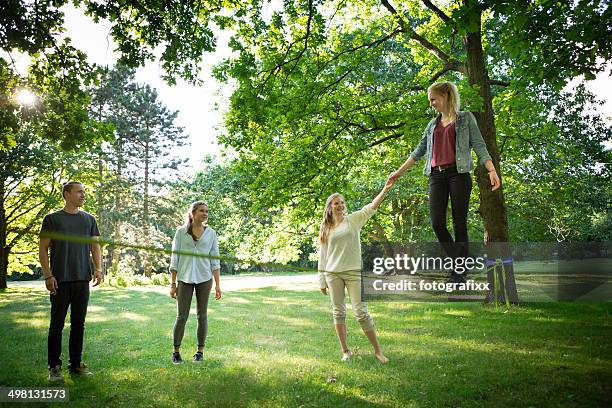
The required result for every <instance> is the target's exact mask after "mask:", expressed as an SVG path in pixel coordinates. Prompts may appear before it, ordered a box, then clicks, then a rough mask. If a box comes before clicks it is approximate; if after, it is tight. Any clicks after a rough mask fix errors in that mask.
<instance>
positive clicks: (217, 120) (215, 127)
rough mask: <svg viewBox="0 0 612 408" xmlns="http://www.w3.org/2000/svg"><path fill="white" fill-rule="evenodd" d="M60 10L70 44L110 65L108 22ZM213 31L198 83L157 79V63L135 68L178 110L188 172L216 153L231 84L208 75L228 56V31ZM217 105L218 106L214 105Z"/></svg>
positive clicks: (112, 57) (91, 58)
mask: <svg viewBox="0 0 612 408" xmlns="http://www.w3.org/2000/svg"><path fill="white" fill-rule="evenodd" d="M62 10H63V11H64V13H65V18H66V24H65V27H66V28H67V31H66V33H65V34H66V36H68V37H70V38H71V40H72V44H73V46H75V47H76V48H78V49H80V50H83V51H85V52H86V53H87V57H88V59H89V61H90V62H93V63H96V64H99V65H114V63H115V61H116V60H117V58H118V56H119V55H118V54H117V53H115V52H114V51H113V50H114V48H115V45H114V43H113V41H112V38H111V37H110V35H109V31H110V24H109V23H108V22H106V23H105V22H100V23H98V24H96V23H94V22H93V21H92V20H91V19H90V18H89V17H87V16H85V15H84V14H83V12H82V11H81V10H79V9H76V8H74V6H73V5H72V4H68V5H67V6H65V7H63V8H62ZM215 34H216V36H217V49H216V51H215V52H213V53H207V54H205V56H204V58H203V62H202V64H201V65H200V67H201V72H200V76H199V77H200V79H202V80H203V84H204V85H202V86H193V85H190V84H188V83H186V82H185V81H182V80H177V85H175V86H170V85H168V84H166V83H165V82H164V81H163V80H162V78H161V76H162V72H163V69H162V67H161V64H159V63H157V62H148V63H147V64H146V65H145V66H144V67H142V68H139V69H137V70H136V80H137V81H138V82H142V83H147V84H149V85H151V86H152V87H154V88H156V89H157V91H158V93H159V97H160V99H161V101H162V102H163V103H164V104H165V105H166V107H167V108H168V109H170V110H173V111H178V112H179V114H178V117H177V120H176V123H177V124H178V125H179V126H182V127H184V128H185V133H186V134H187V135H189V139H190V146H186V147H184V148H182V149H183V151H184V155H185V156H186V157H188V158H189V162H188V165H189V173H194V172H195V171H197V169H198V167H199V164H200V163H201V161H202V158H203V157H204V156H205V155H212V156H217V155H219V153H220V147H219V146H218V145H217V143H216V140H217V135H218V134H219V132H220V131H221V130H222V124H223V115H224V113H225V108H226V106H227V103H228V101H229V97H230V95H231V93H232V89H233V88H232V86H231V85H227V84H222V83H219V82H218V81H216V80H215V79H214V78H213V77H212V76H211V70H212V67H213V66H214V65H215V64H217V63H219V62H221V61H222V60H223V59H225V58H227V57H229V56H230V55H231V50H230V49H229V47H228V46H227V43H228V41H229V38H230V33H229V32H227V31H225V32H221V31H217V32H215ZM217 104H218V106H219V108H218V109H217V108H215V105H217Z"/></svg>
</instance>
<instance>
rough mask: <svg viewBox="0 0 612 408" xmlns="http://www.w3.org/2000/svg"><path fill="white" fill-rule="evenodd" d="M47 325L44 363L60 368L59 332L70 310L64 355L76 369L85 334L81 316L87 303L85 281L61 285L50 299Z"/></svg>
mask: <svg viewBox="0 0 612 408" xmlns="http://www.w3.org/2000/svg"><path fill="white" fill-rule="evenodd" d="M50 299H51V323H50V324H49V337H48V339H47V350H48V354H47V362H48V364H49V367H55V366H57V365H60V366H61V365H62V360H61V359H60V356H61V354H62V330H64V322H65V321H66V314H67V313H68V306H70V342H69V343H68V351H69V357H70V360H69V361H70V365H71V366H72V367H76V366H78V365H79V364H80V363H81V355H82V354H83V334H84V332H85V315H86V314H87V304H88V303H89V281H75V282H62V283H60V284H59V285H58V289H57V293H56V294H55V295H50Z"/></svg>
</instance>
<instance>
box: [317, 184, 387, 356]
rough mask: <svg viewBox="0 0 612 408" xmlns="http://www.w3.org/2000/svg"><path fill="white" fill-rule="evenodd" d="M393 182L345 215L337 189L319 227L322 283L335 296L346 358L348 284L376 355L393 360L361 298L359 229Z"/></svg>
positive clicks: (324, 290) (334, 306) (336, 321)
mask: <svg viewBox="0 0 612 408" xmlns="http://www.w3.org/2000/svg"><path fill="white" fill-rule="evenodd" d="M392 186H393V182H392V181H390V180H388V181H387V183H386V185H385V187H384V188H383V189H382V191H381V192H380V193H379V194H378V195H377V196H376V198H375V199H374V200H373V201H372V202H371V203H370V204H368V205H366V206H365V207H363V208H362V209H361V210H359V211H356V212H354V213H352V214H349V215H345V211H346V205H345V203H344V197H342V196H341V195H340V194H339V193H334V194H332V195H331V196H329V197H328V199H327V202H326V203H325V211H324V213H323V221H322V222H321V229H320V231H319V244H320V245H321V247H320V250H319V266H318V270H319V287H320V289H321V292H322V293H323V294H324V295H327V291H328V288H329V293H330V297H331V303H332V310H333V316H334V325H335V327H336V334H337V335H338V340H340V346H341V347H342V361H348V360H349V359H350V355H351V353H350V351H349V348H348V344H347V340H346V324H345V319H346V306H345V305H344V288H347V290H348V293H349V298H350V300H351V305H352V306H353V312H354V313H355V318H356V319H357V321H358V322H359V324H360V325H361V328H362V329H363V332H364V333H365V335H366V336H367V338H368V340H369V341H370V343H372V347H374V355H375V356H376V359H378V361H380V362H381V363H383V364H384V363H386V362H387V361H389V359H388V358H387V357H385V356H384V355H383V354H382V351H381V350H380V345H379V344H378V340H377V338H376V329H375V328H374V322H373V321H372V317H371V316H370V314H369V313H368V309H367V307H366V305H365V303H364V302H362V300H361V241H360V237H359V233H360V231H361V227H363V225H364V224H365V223H366V221H367V220H368V219H369V218H370V217H371V216H372V215H374V213H375V212H376V210H377V209H378V207H379V205H380V203H381V202H382V200H383V199H384V198H385V195H386V194H387V191H389V189H391V187H392Z"/></svg>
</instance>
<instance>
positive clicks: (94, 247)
mask: <svg viewBox="0 0 612 408" xmlns="http://www.w3.org/2000/svg"><path fill="white" fill-rule="evenodd" d="M92 238H93V239H94V240H95V241H98V240H99V239H100V237H99V236H94V237H92ZM91 256H92V258H93V263H94V269H95V272H94V274H93V276H92V278H91V280H92V281H93V282H94V284H93V285H94V286H98V285H99V284H100V282H102V249H101V248H100V244H99V243H98V242H92V244H91Z"/></svg>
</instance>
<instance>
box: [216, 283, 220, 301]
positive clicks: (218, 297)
mask: <svg viewBox="0 0 612 408" xmlns="http://www.w3.org/2000/svg"><path fill="white" fill-rule="evenodd" d="M215 299H217V300H219V299H221V288H220V287H219V286H215Z"/></svg>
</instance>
